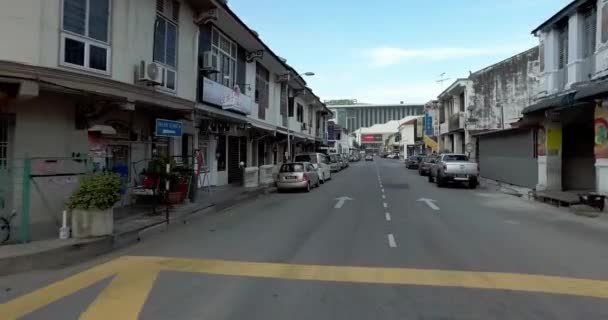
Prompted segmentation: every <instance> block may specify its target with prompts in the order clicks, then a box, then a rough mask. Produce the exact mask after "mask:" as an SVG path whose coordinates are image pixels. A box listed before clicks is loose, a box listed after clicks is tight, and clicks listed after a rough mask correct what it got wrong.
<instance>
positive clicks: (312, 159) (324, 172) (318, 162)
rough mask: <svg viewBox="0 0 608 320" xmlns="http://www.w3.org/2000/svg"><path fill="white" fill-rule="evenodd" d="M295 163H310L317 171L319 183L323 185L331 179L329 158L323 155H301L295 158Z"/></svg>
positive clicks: (314, 153)
mask: <svg viewBox="0 0 608 320" xmlns="http://www.w3.org/2000/svg"><path fill="white" fill-rule="evenodd" d="M294 162H309V163H310V164H312V166H313V167H315V169H316V170H317V174H318V175H319V181H320V182H321V183H325V181H327V180H330V179H331V168H330V164H329V157H328V156H326V155H324V154H322V153H318V152H311V153H300V154H297V155H296V156H295V158H294Z"/></svg>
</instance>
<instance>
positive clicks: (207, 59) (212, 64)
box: [201, 51, 220, 73]
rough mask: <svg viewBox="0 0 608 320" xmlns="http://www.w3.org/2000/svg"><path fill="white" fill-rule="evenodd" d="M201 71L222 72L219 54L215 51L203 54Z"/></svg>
mask: <svg viewBox="0 0 608 320" xmlns="http://www.w3.org/2000/svg"><path fill="white" fill-rule="evenodd" d="M201 69H202V70H203V71H207V72H210V73H213V72H220V62H219V57H218V56H217V54H216V53H214V52H213V51H205V52H204V53H203V65H202V66H201Z"/></svg>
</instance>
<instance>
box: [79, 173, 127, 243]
mask: <svg viewBox="0 0 608 320" xmlns="http://www.w3.org/2000/svg"><path fill="white" fill-rule="evenodd" d="M120 188H121V179H120V176H118V175H116V174H96V175H87V176H85V177H83V178H82V180H81V181H80V185H79V186H78V189H76V191H75V192H74V193H73V194H72V196H71V197H70V200H69V201H68V208H69V209H70V210H71V214H72V236H73V237H74V238H89V237H99V236H105V235H109V234H112V232H113V231H114V211H113V209H112V208H113V206H114V204H115V203H116V202H118V200H120Z"/></svg>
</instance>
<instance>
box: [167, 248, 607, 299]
mask: <svg viewBox="0 0 608 320" xmlns="http://www.w3.org/2000/svg"><path fill="white" fill-rule="evenodd" d="M157 263H158V264H159V265H160V266H161V268H162V269H164V270H171V271H183V272H200V273H207V274H218V275H228V276H243V277H258V278H275V279H287V280H312V281H332V282H351V283H372V284H374V283H375V284H399V285H417V286H437V287H458V288H470V289H493V290H511V291H527V292H539V293H550V294H565V295H573V296H586V297H595V298H604V299H608V281H603V280H591V279H580V278H566V277H556V276H544V275H532V274H517V273H499V272H473V271H445V270H427V269H401V268H368V267H341V266H322V265H297V264H280V263H259V262H235V261H223V260H196V259H173V258H171V259H168V258H158V262H157Z"/></svg>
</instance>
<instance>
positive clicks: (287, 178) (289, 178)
mask: <svg viewBox="0 0 608 320" xmlns="http://www.w3.org/2000/svg"><path fill="white" fill-rule="evenodd" d="M295 179H297V177H294V176H287V177H285V180H295Z"/></svg>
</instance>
